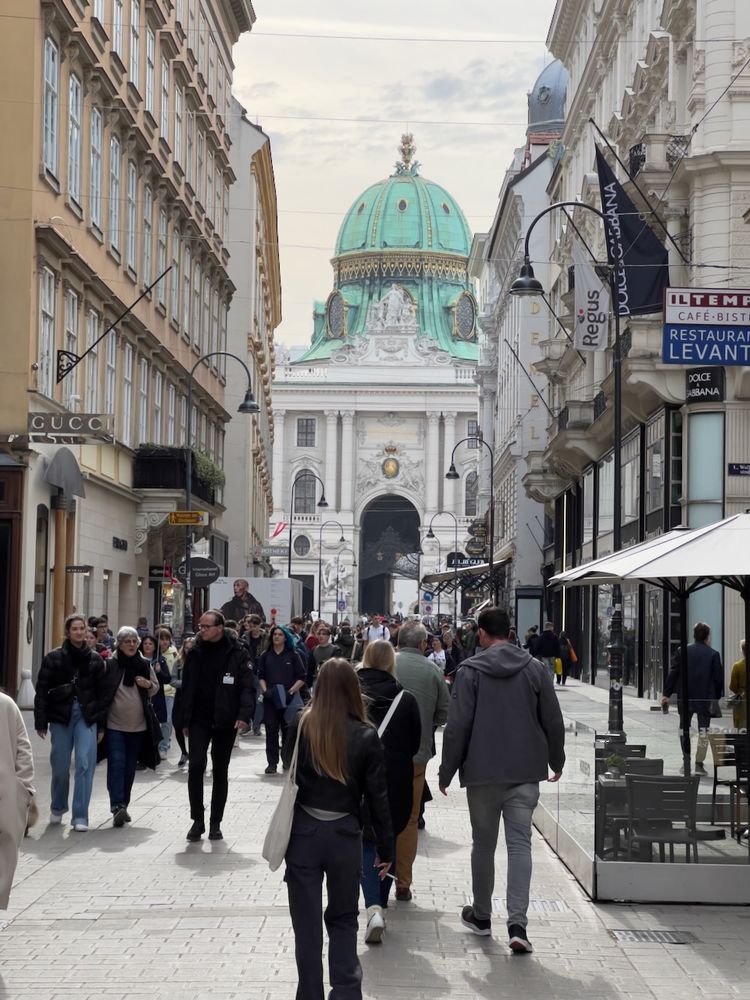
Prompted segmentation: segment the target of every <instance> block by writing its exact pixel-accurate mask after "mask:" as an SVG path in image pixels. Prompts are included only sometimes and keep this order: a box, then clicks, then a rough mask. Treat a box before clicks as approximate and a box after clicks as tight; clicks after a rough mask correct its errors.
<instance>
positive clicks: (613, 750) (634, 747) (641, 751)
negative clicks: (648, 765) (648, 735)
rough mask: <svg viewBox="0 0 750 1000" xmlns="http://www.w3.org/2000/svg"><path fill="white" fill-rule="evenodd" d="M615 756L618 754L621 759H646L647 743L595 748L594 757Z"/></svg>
mask: <svg viewBox="0 0 750 1000" xmlns="http://www.w3.org/2000/svg"><path fill="white" fill-rule="evenodd" d="M613 754H617V755H618V756H620V757H623V758H626V757H645V756H646V744H645V743H623V744H622V745H621V746H620V745H619V744H610V745H609V746H601V745H600V746H595V747H594V756H595V757H611V756H612V755H613Z"/></svg>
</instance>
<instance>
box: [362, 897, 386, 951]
mask: <svg viewBox="0 0 750 1000" xmlns="http://www.w3.org/2000/svg"><path fill="white" fill-rule="evenodd" d="M383 934H385V917H384V916H383V907H382V906H368V907H367V928H366V930H365V944H380V942H381V941H382V940H383Z"/></svg>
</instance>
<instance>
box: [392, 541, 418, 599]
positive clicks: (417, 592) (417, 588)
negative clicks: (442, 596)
mask: <svg viewBox="0 0 750 1000" xmlns="http://www.w3.org/2000/svg"><path fill="white" fill-rule="evenodd" d="M423 555H424V552H423V551H422V543H421V542H420V543H419V545H418V546H417V609H416V613H417V614H419V609H420V605H421V603H422V599H421V595H422V571H421V567H422V556H423ZM391 607H393V605H392V604H391Z"/></svg>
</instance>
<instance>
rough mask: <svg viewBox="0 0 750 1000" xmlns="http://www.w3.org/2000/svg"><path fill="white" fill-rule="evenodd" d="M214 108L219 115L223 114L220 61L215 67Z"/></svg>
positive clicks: (222, 69)
mask: <svg viewBox="0 0 750 1000" xmlns="http://www.w3.org/2000/svg"><path fill="white" fill-rule="evenodd" d="M216 108H217V111H218V113H219V114H220V115H223V114H224V63H223V62H222V61H221V59H219V62H218V64H217V66H216Z"/></svg>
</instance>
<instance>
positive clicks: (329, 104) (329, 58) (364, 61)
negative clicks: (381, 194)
mask: <svg viewBox="0 0 750 1000" xmlns="http://www.w3.org/2000/svg"><path fill="white" fill-rule="evenodd" d="M253 6H254V8H255V12H256V14H257V17H258V20H257V22H256V24H255V26H254V28H253V31H252V32H251V33H250V34H247V35H245V36H244V37H243V38H242V39H241V40H240V41H239V42H238V44H237V46H236V48H235V52H234V56H235V74H234V87H233V89H234V92H235V95H236V97H237V99H238V100H239V101H240V102H241V103H242V104H243V106H244V107H245V108H246V109H247V112H248V117H249V118H250V119H251V120H252V121H253V122H256V123H257V124H258V125H260V126H261V128H263V130H264V131H265V132H266V133H267V134H268V135H269V136H270V139H271V150H272V156H273V164H274V173H275V178H276V190H277V198H278V208H279V245H280V257H281V281H282V313H283V319H282V323H281V326H280V327H279V328H278V329H277V331H276V334H275V336H276V340H277V342H279V343H281V344H284V345H285V346H287V347H290V346H299V345H306V344H308V343H309V341H310V336H311V334H312V309H313V301H314V300H315V299H322V300H325V299H326V297H327V296H328V293H329V292H330V291H331V288H332V282H333V275H332V270H331V265H330V259H331V257H332V255H333V247H334V244H335V241H336V234H337V232H338V228H339V225H340V223H341V221H342V219H343V217H344V215H345V213H346V211H347V210H348V208H349V207H350V206H351V204H352V203H353V202H354V200H355V199H356V198H357V196H358V195H359V194H360V193H361V192H362V191H363V190H364V189H365V188H366V187H367V186H369V185H370V184H372V183H374V182H376V181H378V180H381V179H382V178H384V177H387V176H388V175H389V174H391V173H392V172H393V165H394V164H395V162H396V160H397V159H398V145H399V142H400V138H401V134H402V132H404V131H411V132H413V134H414V141H415V143H416V146H417V153H416V159H417V160H419V162H420V163H421V164H422V171H421V172H422V175H423V176H424V177H428V178H430V179H431V180H433V181H436V182H437V183H439V184H442V185H443V187H445V188H446V189H447V190H448V191H449V192H450V193H451V194H452V195H453V196H454V198H455V199H456V200H457V201H458V203H459V205H461V207H462V208H463V210H464V213H465V215H466V217H467V219H468V222H469V226H470V227H471V229H472V231H473V232H475V233H476V232H485V231H486V230H487V228H488V227H489V225H490V223H491V221H492V218H493V215H494V212H495V208H496V205H497V195H498V191H499V190H500V186H501V184H502V181H503V176H504V174H505V170H506V169H507V167H508V166H509V164H510V161H511V157H512V154H513V150H514V149H515V148H516V147H517V146H520V145H522V144H523V142H524V135H525V126H526V117H527V93H528V91H529V90H530V89H531V88H532V86H533V84H534V81H535V80H536V78H537V76H538V75H539V73H540V72H541V71H542V69H543V68H544V66H545V65H546V64H547V63H548V62H549V61H550V59H551V57H550V56H549V54H548V53H547V51H546V47H545V38H546V36H547V31H548V28H549V24H550V20H551V18H552V13H553V11H554V7H555V0H524V2H523V3H522V4H521V3H518V2H510V0H466V2H464V3H463V4H456V3H455V0H412V2H411V3H408V4H407V3H404V2H403V0H380V2H379V3H376V4H369V3H368V4H366V3H364V2H362V0H318V2H317V3H315V4H312V3H310V0H253ZM520 10H522V11H523V24H520V23H519V24H518V27H516V26H515V24H514V20H517V21H519V22H520V20H521V19H520V18H515V19H514V15H516V14H517V13H518V12H519V11H520ZM316 36H317V37H316ZM320 36H328V37H320ZM399 39H402V40H399ZM230 250H231V248H230Z"/></svg>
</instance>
